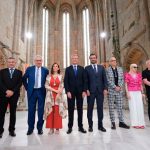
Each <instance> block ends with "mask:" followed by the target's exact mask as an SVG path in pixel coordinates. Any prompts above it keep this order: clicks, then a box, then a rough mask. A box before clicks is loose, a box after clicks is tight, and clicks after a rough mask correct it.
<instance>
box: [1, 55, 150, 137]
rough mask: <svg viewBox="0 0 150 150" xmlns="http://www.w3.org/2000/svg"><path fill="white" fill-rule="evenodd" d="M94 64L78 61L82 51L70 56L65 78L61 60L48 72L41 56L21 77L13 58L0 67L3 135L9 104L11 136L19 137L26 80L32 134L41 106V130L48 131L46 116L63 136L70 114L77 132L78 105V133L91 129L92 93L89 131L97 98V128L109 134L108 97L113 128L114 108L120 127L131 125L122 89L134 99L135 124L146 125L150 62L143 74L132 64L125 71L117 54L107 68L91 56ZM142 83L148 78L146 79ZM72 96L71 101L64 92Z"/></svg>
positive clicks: (132, 114) (52, 130) (131, 105)
mask: <svg viewBox="0 0 150 150" xmlns="http://www.w3.org/2000/svg"><path fill="white" fill-rule="evenodd" d="M89 59H90V62H91V65H88V66H86V67H85V68H84V67H82V66H80V65H79V64H78V60H79V58H78V55H77V54H73V55H72V56H71V61H72V64H71V65H70V66H69V67H67V68H66V70H65V75H64V76H63V75H62V74H61V71H60V67H59V64H58V63H54V64H53V65H52V67H51V70H50V71H49V70H48V69H47V68H45V67H43V66H42V57H41V56H39V55H37V56H36V57H35V59H34V62H35V65H34V66H31V67H28V68H27V70H26V72H25V74H24V75H23V77H22V72H21V71H20V70H18V69H16V68H15V66H16V60H15V58H13V57H10V58H8V60H7V65H8V67H7V68H5V69H2V70H0V138H2V136H3V132H4V120H5V113H6V110H7V106H8V104H9V106H10V122H9V128H8V130H9V135H10V136H12V137H14V136H16V133H15V123H16V108H17V102H18V98H19V96H20V87H21V85H22V83H23V85H24V87H25V89H26V91H27V99H28V130H27V135H31V134H32V133H33V131H34V126H35V113H36V105H38V109H37V114H38V121H37V124H36V127H37V131H38V134H39V135H41V134H43V124H44V119H45V120H46V128H49V134H53V133H55V134H59V129H61V128H62V126H63V125H62V119H63V118H66V116H67V117H68V130H67V134H70V133H71V132H72V130H73V122H74V109H75V103H76V107H77V114H78V131H79V132H81V133H86V132H87V131H86V130H85V129H84V127H83V100H84V98H85V97H87V118H88V125H89V128H88V131H89V132H93V108H94V103H95V100H96V105H97V116H98V117H97V118H98V130H100V131H102V132H106V129H105V128H104V125H103V101H104V97H107V98H108V105H109V114H110V120H111V129H113V130H115V129H116V123H115V111H114V110H115V107H116V109H117V113H118V118H119V127H121V128H125V129H129V128H130V126H128V125H127V124H125V122H124V116H123V108H122V107H123V93H124V89H125V90H126V95H127V98H128V101H129V110H130V121H131V126H132V127H134V128H140V129H144V128H145V121H144V108H143V100H142V99H143V97H145V95H144V90H143V87H142V83H143V82H144V84H145V85H146V92H147V97H148V114H149V119H150V60H148V61H147V62H146V65H147V69H146V70H144V71H143V73H142V74H141V73H138V72H137V68H138V66H137V64H131V65H130V71H129V72H128V73H123V69H122V68H121V67H118V66H117V62H116V58H115V57H111V58H110V60H109V67H108V68H107V69H105V68H104V67H103V66H102V65H99V64H97V56H96V54H94V53H92V54H90V56H89ZM142 81H143V82H142ZM63 89H65V93H66V95H67V104H68V114H67V113H66V109H67V105H66V102H65V98H64V92H63V91H64V90H63Z"/></svg>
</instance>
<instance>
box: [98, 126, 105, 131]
mask: <svg viewBox="0 0 150 150" xmlns="http://www.w3.org/2000/svg"><path fill="white" fill-rule="evenodd" d="M98 130H101V131H102V132H106V129H105V128H104V127H99V128H98Z"/></svg>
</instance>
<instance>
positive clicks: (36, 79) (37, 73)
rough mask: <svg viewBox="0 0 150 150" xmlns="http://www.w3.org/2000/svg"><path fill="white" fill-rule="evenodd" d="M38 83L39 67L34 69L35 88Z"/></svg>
mask: <svg viewBox="0 0 150 150" xmlns="http://www.w3.org/2000/svg"><path fill="white" fill-rule="evenodd" d="M38 83H39V68H37V69H36V74H35V86H34V87H35V88H38Z"/></svg>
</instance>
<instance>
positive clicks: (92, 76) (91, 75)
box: [85, 65, 107, 93]
mask: <svg viewBox="0 0 150 150" xmlns="http://www.w3.org/2000/svg"><path fill="white" fill-rule="evenodd" d="M85 71H86V89H87V90H89V91H90V92H91V93H95V92H96V90H98V91H99V92H100V93H102V92H103V90H104V89H107V79H106V73H105V69H104V67H103V66H101V65H97V73H95V72H94V69H93V67H92V65H89V66H86V67H85Z"/></svg>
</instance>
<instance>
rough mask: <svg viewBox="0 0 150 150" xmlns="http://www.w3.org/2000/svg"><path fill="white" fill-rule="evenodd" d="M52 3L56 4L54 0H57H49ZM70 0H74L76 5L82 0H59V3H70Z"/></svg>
mask: <svg viewBox="0 0 150 150" xmlns="http://www.w3.org/2000/svg"><path fill="white" fill-rule="evenodd" d="M50 1H51V2H52V3H53V4H54V5H56V2H57V1H58V0H50ZM71 1H74V2H75V4H76V5H78V4H80V2H81V1H82V0H61V3H71Z"/></svg>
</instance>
